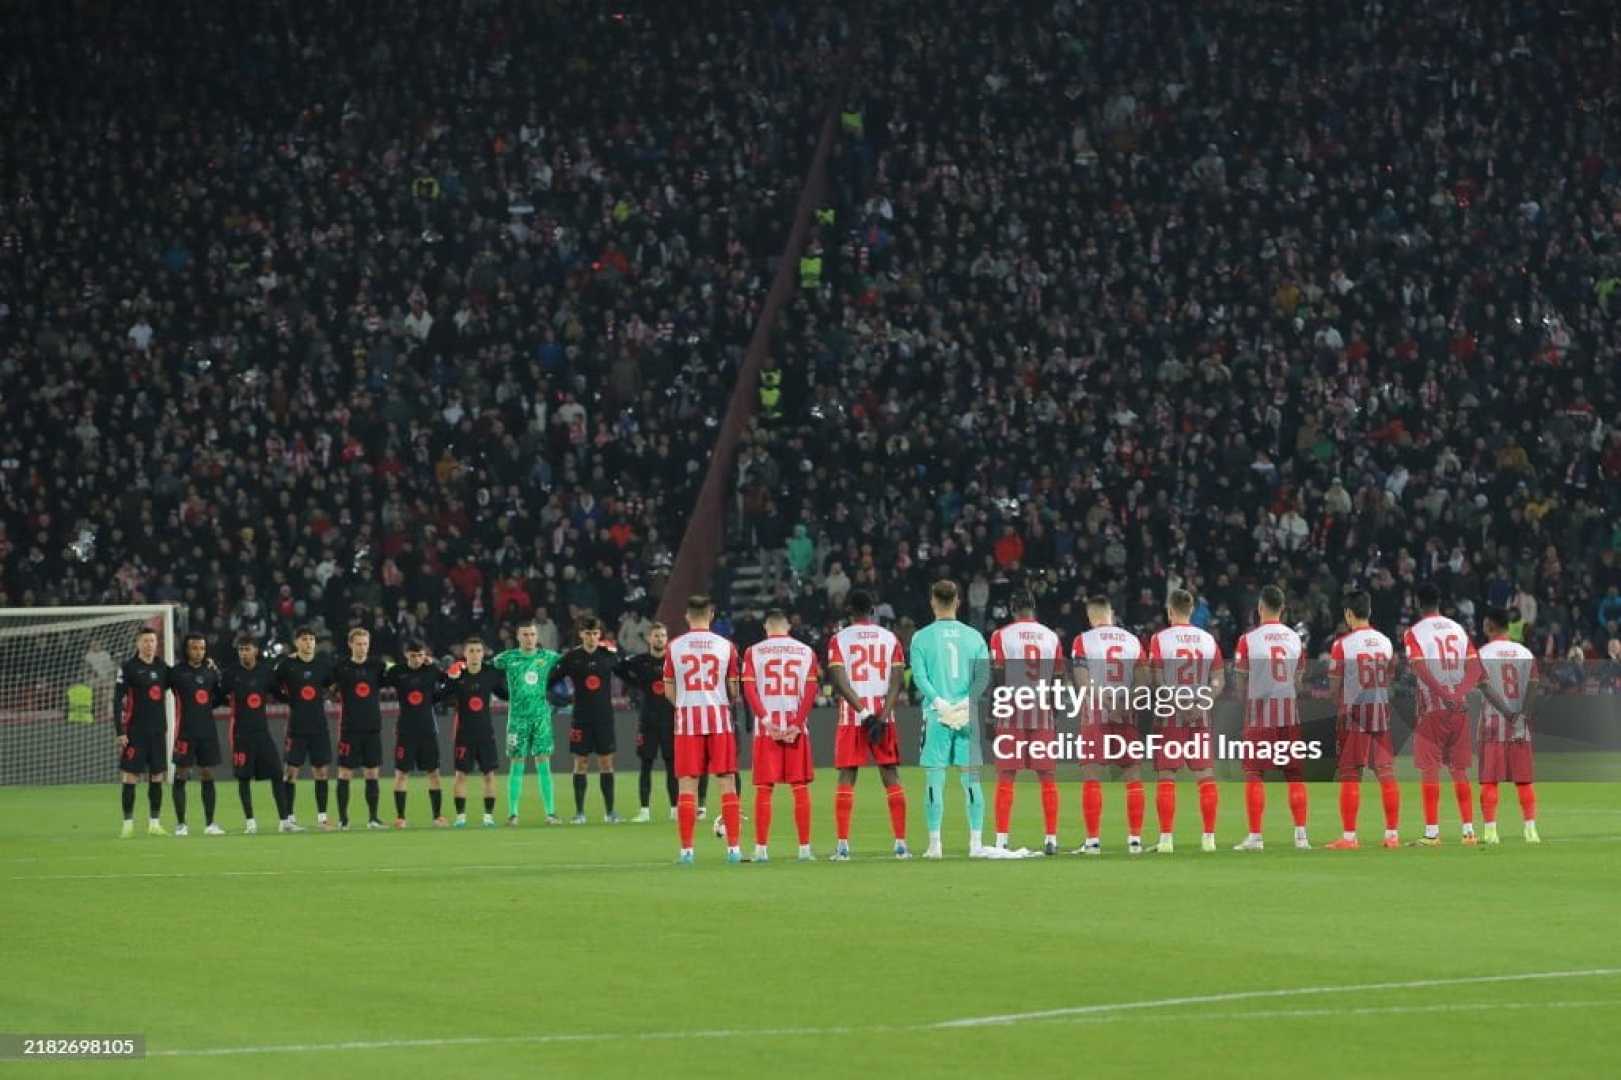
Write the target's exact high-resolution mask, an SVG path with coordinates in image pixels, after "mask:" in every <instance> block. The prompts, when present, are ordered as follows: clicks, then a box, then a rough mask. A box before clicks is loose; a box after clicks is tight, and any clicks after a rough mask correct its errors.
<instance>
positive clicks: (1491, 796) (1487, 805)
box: [1480, 783, 1497, 825]
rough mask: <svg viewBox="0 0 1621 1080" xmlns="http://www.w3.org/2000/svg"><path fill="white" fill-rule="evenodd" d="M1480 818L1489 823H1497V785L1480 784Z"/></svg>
mask: <svg viewBox="0 0 1621 1080" xmlns="http://www.w3.org/2000/svg"><path fill="white" fill-rule="evenodd" d="M1480 820H1482V821H1484V822H1485V823H1486V824H1488V825H1495V824H1496V823H1497V785H1496V784H1486V783H1483V784H1481V785H1480Z"/></svg>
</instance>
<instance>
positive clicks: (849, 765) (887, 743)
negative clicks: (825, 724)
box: [833, 721, 901, 769]
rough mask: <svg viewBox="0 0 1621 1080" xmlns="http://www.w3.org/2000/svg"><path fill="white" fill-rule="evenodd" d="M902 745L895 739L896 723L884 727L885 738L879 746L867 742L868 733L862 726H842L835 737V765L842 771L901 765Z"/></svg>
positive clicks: (879, 742) (891, 722)
mask: <svg viewBox="0 0 1621 1080" xmlns="http://www.w3.org/2000/svg"><path fill="white" fill-rule="evenodd" d="M900 763H901V744H900V740H899V739H898V738H896V737H895V723H894V721H890V722H889V723H886V724H885V725H884V737H883V738H882V739H880V740H879V741H878V745H877V746H873V745H872V744H870V743H868V742H867V733H866V732H865V731H863V730H861V725H860V724H840V725H839V727H838V730H837V731H836V732H835V733H834V736H833V764H834V766H836V767H837V768H840V769H859V768H861V767H862V766H863V765H899V764H900Z"/></svg>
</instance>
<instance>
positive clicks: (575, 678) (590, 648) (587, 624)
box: [551, 615, 619, 825]
mask: <svg viewBox="0 0 1621 1080" xmlns="http://www.w3.org/2000/svg"><path fill="white" fill-rule="evenodd" d="M579 633H580V644H579V645H578V646H576V647H575V648H572V649H570V650H569V651H568V652H566V653H564V654H563V659H561V660H559V661H558V662H557V666H556V667H555V668H553V669H552V676H551V681H553V682H558V681H560V680H562V679H565V678H566V679H568V680H569V681H570V682H572V683H573V684H574V724H573V726H572V727H571V728H570V729H569V733H568V748H569V752H570V753H571V754H573V755H574V822H573V823H574V824H575V825H584V824H585V788H586V772H587V770H588V767H589V765H590V762H591V758H592V757H595V758H596V759H597V781H598V782H599V783H600V784H601V785H602V809H603V811H604V813H605V814H606V818H605V820H607V821H608V822H609V823H610V824H611V823H613V822H616V821H618V820H619V815H618V814H616V813H614V707H613V674H614V666H615V661H616V660H617V659H618V656H619V654H618V653H616V652H615V651H614V650H612V649H610V648H608V647H607V646H606V645H603V644H602V623H601V622H600V621H599V620H598V619H597V618H596V617H595V616H591V615H587V616H586V617H585V618H583V619H581V620H580V624H579Z"/></svg>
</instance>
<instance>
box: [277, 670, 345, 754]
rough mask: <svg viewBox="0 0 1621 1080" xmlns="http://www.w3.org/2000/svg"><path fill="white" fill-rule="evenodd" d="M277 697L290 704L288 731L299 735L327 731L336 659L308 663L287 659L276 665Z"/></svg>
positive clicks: (288, 707) (288, 705)
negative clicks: (327, 711) (327, 712)
mask: <svg viewBox="0 0 1621 1080" xmlns="http://www.w3.org/2000/svg"><path fill="white" fill-rule="evenodd" d="M276 686H277V690H276V696H277V697H279V698H281V700H283V701H285V702H287V709H288V716H287V730H288V731H289V732H291V733H293V734H298V735H314V734H321V733H324V732H325V731H326V692H327V690H328V689H329V688H330V687H331V686H332V657H330V656H328V655H327V654H325V653H316V654H315V655H314V656H313V657H311V658H310V659H308V660H300V659H299V658H298V657H297V656H296V655H295V656H284V657H282V658H281V662H280V663H278V664H277V665H276Z"/></svg>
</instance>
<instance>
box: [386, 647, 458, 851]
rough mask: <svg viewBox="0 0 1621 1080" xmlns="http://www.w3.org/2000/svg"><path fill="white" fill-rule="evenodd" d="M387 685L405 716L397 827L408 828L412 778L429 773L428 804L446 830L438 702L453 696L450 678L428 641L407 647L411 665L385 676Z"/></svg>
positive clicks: (397, 741)
mask: <svg viewBox="0 0 1621 1080" xmlns="http://www.w3.org/2000/svg"><path fill="white" fill-rule="evenodd" d="M383 685H384V686H390V687H393V688H394V693H395V695H396V697H397V698H398V701H399V709H400V711H399V718H398V720H397V721H396V722H395V727H394V827H395V828H396V829H403V828H405V796H406V787H407V784H408V783H409V780H410V776H411V774H412V773H413V772H416V771H418V770H420V771H422V772H425V773H427V774H428V802H429V803H430V805H431V806H432V807H433V823H434V825H435V826H436V827H438V828H441V829H442V828H446V827H448V826H449V825H450V822H448V821H446V820H445V815H444V796H445V793H444V791H443V789H442V788H441V787H440V784H441V781H440V779H439V718H438V716H437V715H435V711H434V702H436V701H438V700H440V699H441V698H443V697H445V696H446V695H447V694H448V693H449V680H447V679H446V678H445V673H444V672H442V671H440V670H439V665H437V664H435V663H434V662H433V658H432V657H430V656H429V655H428V646H427V645H426V644H425V643H423V642H422V641H407V642H406V643H405V663H403V664H395V665H393V666H392V667H390V668H389V669H388V670H387V671H385V672H383Z"/></svg>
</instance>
